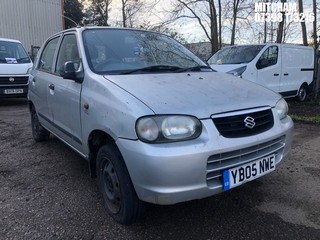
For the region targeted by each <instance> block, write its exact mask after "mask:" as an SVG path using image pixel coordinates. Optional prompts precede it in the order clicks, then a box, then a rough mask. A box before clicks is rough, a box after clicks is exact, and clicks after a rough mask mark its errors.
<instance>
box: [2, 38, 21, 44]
mask: <svg viewBox="0 0 320 240" xmlns="http://www.w3.org/2000/svg"><path fill="white" fill-rule="evenodd" d="M0 41H4V42H15V43H21V42H20V41H19V40H16V39H10V38H0Z"/></svg>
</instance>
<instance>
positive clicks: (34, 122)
mask: <svg viewBox="0 0 320 240" xmlns="http://www.w3.org/2000/svg"><path fill="white" fill-rule="evenodd" d="M31 128H32V136H33V139H34V140H35V141H36V142H43V141H45V140H47V139H48V138H49V135H50V132H49V131H48V130H46V129H45V128H44V127H42V126H41V124H40V122H39V119H38V115H37V112H36V110H35V108H34V107H32V109H31Z"/></svg>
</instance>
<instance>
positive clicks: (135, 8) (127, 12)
mask: <svg viewBox="0 0 320 240" xmlns="http://www.w3.org/2000/svg"><path fill="white" fill-rule="evenodd" d="M121 4H122V6H121V12H122V26H123V27H133V26H134V22H135V18H136V16H137V14H138V13H139V12H140V11H141V10H142V8H143V7H144V6H145V5H146V3H145V1H144V0H121Z"/></svg>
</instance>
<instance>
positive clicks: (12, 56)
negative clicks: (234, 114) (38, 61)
mask: <svg viewBox="0 0 320 240" xmlns="http://www.w3.org/2000/svg"><path fill="white" fill-rule="evenodd" d="M30 62H31V60H30V57H29V55H28V54H27V52H26V50H25V49H24V48H23V46H22V45H21V44H20V43H17V42H9V41H0V64H1V63H2V64H3V63H10V64H19V63H30Z"/></svg>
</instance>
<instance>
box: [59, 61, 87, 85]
mask: <svg viewBox="0 0 320 240" xmlns="http://www.w3.org/2000/svg"><path fill="white" fill-rule="evenodd" d="M80 69H81V68H80ZM81 73H82V70H80V72H77V71H76V69H75V67H74V63H73V62H72V61H68V62H65V63H64V65H63V68H62V69H61V70H60V76H61V77H63V78H64V79H71V80H74V81H75V82H78V83H82V80H83V77H81V76H82V75H83V74H81Z"/></svg>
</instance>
